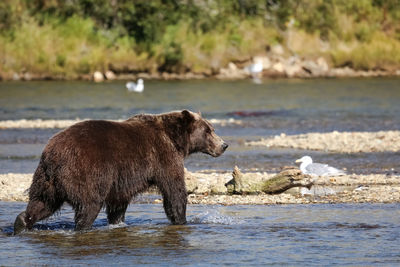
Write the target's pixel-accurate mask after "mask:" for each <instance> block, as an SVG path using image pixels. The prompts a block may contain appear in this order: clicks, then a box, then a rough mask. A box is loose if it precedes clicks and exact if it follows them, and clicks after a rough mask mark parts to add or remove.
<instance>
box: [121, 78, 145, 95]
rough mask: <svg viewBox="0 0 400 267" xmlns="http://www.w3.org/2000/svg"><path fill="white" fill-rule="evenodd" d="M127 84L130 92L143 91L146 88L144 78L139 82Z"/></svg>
mask: <svg viewBox="0 0 400 267" xmlns="http://www.w3.org/2000/svg"><path fill="white" fill-rule="evenodd" d="M125 86H126V88H128V91H129V92H136V93H141V92H143V90H144V84H143V79H139V80H138V81H137V83H134V82H127V83H126V85H125Z"/></svg>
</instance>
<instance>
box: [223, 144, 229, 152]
mask: <svg viewBox="0 0 400 267" xmlns="http://www.w3.org/2000/svg"><path fill="white" fill-rule="evenodd" d="M227 148H228V144H227V143H223V144H222V149H223V150H224V151H225V150H226V149H227Z"/></svg>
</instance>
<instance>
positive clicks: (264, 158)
mask: <svg viewBox="0 0 400 267" xmlns="http://www.w3.org/2000/svg"><path fill="white" fill-rule="evenodd" d="M399 103H400V79H394V78H393V79H322V80H318V79H313V80H265V81H264V83H263V84H253V83H252V82H251V81H246V80H244V81H168V82H166V81H145V91H144V92H143V93H142V94H137V93H130V92H128V91H127V90H126V88H125V84H124V82H109V83H100V84H95V83H92V82H5V83H0V120H17V119H76V118H80V119H85V118H91V119H125V118H128V117H129V116H132V115H134V114H137V113H161V112H167V111H171V110H178V109H184V108H187V109H191V110H193V111H201V112H202V114H203V116H204V117H206V118H208V119H230V118H233V119H235V120H240V121H241V122H242V124H241V125H236V124H229V123H228V124H227V125H225V126H221V125H216V130H217V133H218V134H220V135H221V136H223V137H224V139H226V141H227V142H228V143H229V144H230V147H229V149H228V151H227V152H226V153H225V154H224V155H223V156H222V157H220V158H217V159H210V157H208V156H205V155H193V156H192V157H190V158H189V159H187V161H186V167H187V168H188V169H189V170H204V169H217V170H229V171H230V170H232V168H233V166H234V165H237V166H239V167H240V168H241V169H242V170H245V171H246V170H260V171H267V172H276V171H278V170H279V169H280V168H281V167H282V166H284V165H293V164H294V160H296V159H297V158H299V157H301V156H303V155H305V154H310V155H311V156H312V157H313V158H314V159H315V160H317V161H319V162H325V163H328V164H331V165H333V166H336V167H338V168H346V169H347V170H348V172H350V173H352V172H354V173H388V172H396V171H399V167H400V153H393V152H387V153H360V154H334V153H326V152H317V151H302V150H291V149H275V150H271V149H267V148H265V147H259V148H254V147H246V146H244V141H246V140H254V139H258V138H260V137H268V136H272V135H275V134H280V133H286V134H299V133H306V132H329V131H333V130H337V131H378V130H400V115H399V114H400V105H399ZM57 131H59V129H0V173H8V172H22V173H31V172H33V171H34V169H35V167H36V166H37V163H38V160H39V157H40V153H41V151H42V149H43V147H44V145H45V144H46V142H47V141H48V139H49V138H50V137H51V136H52V135H53V134H55V133H56V132H57Z"/></svg>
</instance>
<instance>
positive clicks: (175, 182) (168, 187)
mask: <svg viewBox="0 0 400 267" xmlns="http://www.w3.org/2000/svg"><path fill="white" fill-rule="evenodd" d="M158 187H159V189H160V191H161V194H162V196H163V205H164V210H165V213H166V215H167V217H168V219H169V220H170V221H171V223H172V224H185V223H186V204H187V192H186V186H185V181H184V177H183V176H182V177H178V178H171V179H165V180H164V181H163V182H162V183H161V184H159V185H158Z"/></svg>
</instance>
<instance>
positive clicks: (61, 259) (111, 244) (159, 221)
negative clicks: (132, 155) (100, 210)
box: [0, 202, 400, 266]
mask: <svg viewBox="0 0 400 267" xmlns="http://www.w3.org/2000/svg"><path fill="white" fill-rule="evenodd" d="M24 207H25V203H4V202H3V203H1V202H0V227H2V228H3V231H2V233H1V232H0V250H1V253H0V265H4V266H27V265H51V266H52V265H57V266H60V265H62V266H65V265H68V266H82V265H85V266H86V265H95V266H136V265H157V266H159V265H161V266H168V265H183V266H212V265H218V266H227V265H229V266H266V265H275V266H287V265H290V266H305V265H308V266H330V265H337V266H346V265H350V266H372V265H375V266H399V265H400V221H399V218H400V205H399V204H356V205H343V204H340V205H272V206H197V205H195V206H189V210H188V221H189V223H188V224H187V225H184V226H172V225H169V224H168V222H167V220H166V218H165V215H164V212H163V210H162V205H155V204H132V205H130V206H129V209H128V211H127V216H126V224H124V225H119V226H117V227H109V226H107V223H106V220H105V218H104V214H101V216H99V218H98V219H97V220H96V222H95V224H94V228H93V229H92V230H90V231H88V232H84V233H77V232H74V231H73V230H72V229H73V214H72V212H71V211H72V210H71V209H69V208H67V207H66V208H64V209H63V210H62V211H61V215H59V216H57V217H55V218H52V219H50V220H48V221H47V222H44V223H40V224H38V225H36V227H35V230H34V231H32V232H29V233H24V234H21V235H19V236H11V235H10V234H11V231H12V227H11V225H10V222H11V221H12V220H13V219H14V217H15V216H16V214H17V213H18V212H19V211H20V210H22V209H23V208H24Z"/></svg>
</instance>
